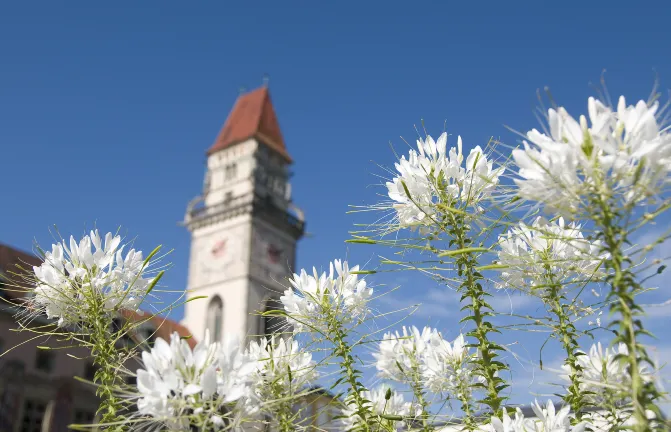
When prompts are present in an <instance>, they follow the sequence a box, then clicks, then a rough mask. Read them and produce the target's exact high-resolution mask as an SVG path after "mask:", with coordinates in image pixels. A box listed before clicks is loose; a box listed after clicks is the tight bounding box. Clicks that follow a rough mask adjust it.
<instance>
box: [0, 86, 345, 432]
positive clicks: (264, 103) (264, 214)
mask: <svg viewBox="0 0 671 432" xmlns="http://www.w3.org/2000/svg"><path fill="white" fill-rule="evenodd" d="M206 154H207V166H206V170H205V179H204V184H203V191H202V193H201V194H200V195H199V196H198V197H196V198H195V199H194V200H192V201H191V202H190V203H189V205H188V207H187V212H186V216H185V218H184V221H183V222H184V225H185V226H186V228H187V229H188V230H189V231H190V233H191V236H192V237H191V238H192V240H191V252H190V260H189V267H188V283H187V285H188V293H187V298H190V297H192V296H207V299H203V300H198V301H193V302H189V303H186V308H185V315H184V319H183V320H182V322H181V323H176V322H174V321H171V320H167V319H164V318H160V317H154V318H152V319H150V320H149V321H147V322H145V323H143V325H142V326H141V327H140V328H139V330H138V331H139V332H140V333H142V334H141V335H140V336H141V337H142V338H145V339H148V340H150V341H151V339H152V338H155V337H162V338H164V339H168V338H169V335H170V334H171V333H172V332H174V331H177V332H179V333H180V335H182V336H189V335H192V337H191V338H190V339H189V343H190V344H191V345H192V346H193V345H195V343H196V340H197V339H200V338H202V337H203V335H204V333H205V331H206V329H207V330H209V331H210V333H211V335H212V336H213V338H214V339H215V340H221V338H222V335H223V334H224V333H234V334H237V335H239V336H245V337H264V335H268V334H270V333H273V332H274V331H276V330H278V329H279V328H281V327H282V326H283V325H284V323H283V322H281V321H279V320H277V319H276V318H275V319H273V318H261V316H260V315H259V314H258V313H257V311H263V310H268V309H270V308H274V307H277V305H278V301H279V296H280V294H281V292H282V291H283V290H284V288H283V286H282V283H281V282H282V281H283V280H285V278H286V277H287V276H289V275H291V273H292V271H293V269H294V265H295V259H296V243H297V241H298V240H299V239H300V238H301V236H302V235H303V232H304V227H305V223H304V220H303V215H302V212H301V211H300V210H299V209H298V208H296V207H295V206H294V205H293V204H292V201H291V185H290V183H289V177H290V175H291V173H290V170H289V166H290V165H291V162H292V159H291V157H290V156H289V153H288V151H287V148H286V146H285V143H284V139H283V137H282V133H281V131H280V127H279V123H278V120H277V117H276V114H275V110H274V107H273V105H272V102H271V99H270V93H269V90H268V88H267V86H263V87H261V88H258V89H256V90H254V91H251V92H249V93H246V94H241V95H240V96H239V97H238V99H237V101H236V102H235V105H234V107H233V109H232V111H231V112H230V114H229V117H228V119H227V120H226V122H225V124H224V126H223V129H222V130H221V132H220V133H219V135H218V136H217V138H216V140H215V142H214V144H213V145H212V146H211V147H210V148H209V149H208V150H207V152H206ZM39 263H40V260H39V259H38V258H37V257H36V256H34V255H33V254H30V253H27V252H25V251H21V250H17V249H15V248H12V247H10V246H6V245H0V273H2V274H4V276H0V295H1V296H3V297H4V298H5V299H6V300H9V301H8V302H4V301H3V302H1V303H0V352H5V351H6V352H5V354H4V355H3V356H2V357H0V432H56V431H58V432H60V431H66V430H68V429H67V425H68V424H72V423H91V422H93V421H94V417H95V412H96V409H97V399H96V396H95V389H94V388H93V387H92V386H91V385H89V384H86V383H82V382H80V381H78V380H75V379H74V378H73V377H75V376H78V377H82V378H84V379H88V380H92V379H93V375H94V373H95V368H94V367H93V363H92V361H91V359H90V357H89V353H87V352H84V351H83V350H81V349H80V350H72V349H68V350H58V349H50V350H44V349H38V345H40V346H49V347H52V348H58V347H59V344H60V342H59V341H58V340H57V338H55V337H53V338H50V339H49V340H46V341H45V340H44V339H42V338H41V339H38V340H30V336H31V335H30V334H29V333H27V332H16V331H15V330H16V328H17V320H16V314H17V313H19V312H20V307H16V306H13V305H12V303H16V301H15V300H16V299H18V298H20V297H23V294H21V293H18V292H15V291H14V290H12V283H10V281H9V280H8V279H11V277H12V273H13V272H16V271H17V269H18V267H17V264H18V265H19V266H20V267H22V268H24V269H27V270H31V269H32V266H33V265H39ZM123 318H124V319H131V320H133V321H135V322H139V321H145V320H146V319H147V316H146V315H145V316H143V315H142V314H135V313H128V314H126V316H124V317H123ZM46 322H47V321H46V319H43V320H42V322H40V321H39V320H38V321H36V322H35V324H38V325H39V324H41V323H42V324H43V323H46ZM13 347H15V348H13ZM12 348H13V349H12ZM10 349H11V350H10ZM130 368H132V366H131V367H130ZM333 402H334V401H333V398H332V396H331V395H330V394H329V393H328V392H325V391H323V390H316V391H314V392H311V393H310V395H309V396H307V397H306V398H305V400H304V401H303V402H302V403H301V404H299V406H297V409H298V410H299V412H300V413H301V416H302V417H303V421H304V422H305V424H314V425H315V426H319V428H320V429H321V430H323V429H324V428H325V427H326V428H328V427H327V424H328V423H329V422H332V420H333V417H334V415H335V410H334V409H333V408H334V407H335V405H334V403H333ZM315 430H317V429H315Z"/></svg>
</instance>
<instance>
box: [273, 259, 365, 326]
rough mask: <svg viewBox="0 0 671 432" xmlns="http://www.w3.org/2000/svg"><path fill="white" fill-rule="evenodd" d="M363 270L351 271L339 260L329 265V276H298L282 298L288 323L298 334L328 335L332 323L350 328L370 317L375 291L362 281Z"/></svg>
mask: <svg viewBox="0 0 671 432" xmlns="http://www.w3.org/2000/svg"><path fill="white" fill-rule="evenodd" d="M358 271H359V266H354V267H352V268H350V267H349V265H348V264H347V261H344V262H341V261H340V260H335V261H334V262H332V263H331V264H330V265H329V273H328V274H326V272H323V273H322V274H321V275H320V274H318V273H317V269H316V268H315V269H313V274H312V275H309V274H308V273H307V272H306V271H305V270H301V273H300V274H294V276H293V278H292V279H291V280H290V283H291V285H292V289H287V290H286V291H285V292H284V295H283V296H282V297H280V300H281V301H282V304H283V305H284V310H285V311H286V313H287V321H288V322H289V324H291V325H292V326H293V327H294V330H295V331H297V332H300V331H305V330H308V331H310V330H314V331H317V332H321V333H323V334H325V333H326V332H327V331H328V325H329V322H332V321H333V320H337V321H338V322H340V323H342V324H350V323H353V322H356V321H357V320H359V319H362V318H363V317H364V316H365V315H366V314H367V313H368V301H369V299H370V298H371V296H372V295H373V289H372V288H369V287H367V286H366V281H365V280H364V279H359V276H358V275H357V274H356V272H358Z"/></svg>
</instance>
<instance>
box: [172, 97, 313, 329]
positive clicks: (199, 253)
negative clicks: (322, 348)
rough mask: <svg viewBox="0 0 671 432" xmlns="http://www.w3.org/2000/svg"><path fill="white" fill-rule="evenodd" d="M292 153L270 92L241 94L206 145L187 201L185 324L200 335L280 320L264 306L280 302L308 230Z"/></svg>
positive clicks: (270, 325) (277, 326)
mask: <svg viewBox="0 0 671 432" xmlns="http://www.w3.org/2000/svg"><path fill="white" fill-rule="evenodd" d="M291 162H292V161H291V157H290V156H289V153H287V149H286V147H285V145H284V140H283V138H282V134H281V132H280V127H279V123H278V121H277V117H276V115H275V110H274V108H273V105H272V102H271V99H270V93H269V91H268V87H267V86H263V87H261V88H258V89H256V90H253V91H251V92H249V93H245V94H241V95H240V96H239V97H238V99H237V101H236V102H235V105H234V106H233V109H232V110H231V112H230V114H229V116H228V119H227V120H226V122H225V124H224V127H223V129H222V130H221V132H220V133H219V136H218V137H217V139H216V140H215V142H214V144H213V145H212V146H211V147H210V149H209V150H208V151H207V167H206V171H205V181H204V184H203V193H202V194H201V195H200V196H198V197H196V198H194V199H193V200H192V201H191V202H190V203H189V205H188V207H187V211H186V216H185V220H184V225H185V226H186V227H187V228H188V230H189V231H190V232H191V254H190V259H189V277H188V291H187V299H188V298H193V297H197V296H207V298H206V299H196V300H194V301H191V302H188V303H186V305H185V316H184V320H183V322H182V324H184V325H185V326H186V327H187V328H189V330H191V332H192V334H193V336H194V337H195V338H197V339H202V337H203V336H204V334H205V330H206V329H209V330H210V334H211V336H212V337H213V338H214V339H215V340H221V337H222V335H223V334H224V333H233V334H237V335H239V336H240V337H245V336H256V335H264V334H269V333H272V332H274V331H276V330H279V329H280V328H281V324H282V322H281V321H278V320H277V319H276V318H275V319H268V318H262V317H261V316H260V315H259V311H263V310H268V309H269V308H274V307H277V305H278V303H279V297H280V296H281V295H282V293H283V291H284V290H285V289H286V288H285V286H287V285H288V283H287V281H286V279H287V277H289V276H291V275H292V272H293V270H294V265H295V260H296V242H297V241H298V240H299V239H300V238H301V236H302V235H303V230H304V226H305V225H304V221H303V215H302V212H301V211H300V210H299V209H298V208H296V207H295V206H293V204H292V202H291V185H290V183H289V177H290V171H289V166H290V165H291Z"/></svg>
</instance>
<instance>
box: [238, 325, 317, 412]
mask: <svg viewBox="0 0 671 432" xmlns="http://www.w3.org/2000/svg"><path fill="white" fill-rule="evenodd" d="M247 357H248V358H249V359H250V360H251V361H254V363H255V365H256V367H255V371H254V372H253V373H252V375H251V380H252V381H251V386H252V391H251V398H249V400H248V401H247V403H246V407H247V411H248V412H249V413H255V412H256V411H258V409H259V408H263V405H264V404H268V403H271V402H273V401H276V400H278V399H282V398H284V397H290V396H292V395H294V394H297V393H298V392H299V391H300V390H301V389H302V388H303V387H305V386H307V385H308V384H309V383H310V381H311V380H312V379H314V378H315V377H316V371H315V362H314V361H312V354H311V353H310V352H307V351H301V350H300V347H299V346H298V342H297V341H295V340H293V339H292V338H288V339H284V338H281V337H277V338H276V337H274V336H273V337H271V339H270V340H267V339H265V338H263V339H261V340H260V341H259V342H256V341H252V342H250V344H249V348H248V351H247Z"/></svg>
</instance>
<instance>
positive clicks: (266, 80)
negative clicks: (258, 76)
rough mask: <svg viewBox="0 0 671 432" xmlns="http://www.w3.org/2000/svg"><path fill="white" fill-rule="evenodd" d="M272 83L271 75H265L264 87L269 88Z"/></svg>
mask: <svg viewBox="0 0 671 432" xmlns="http://www.w3.org/2000/svg"><path fill="white" fill-rule="evenodd" d="M269 83H270V75H268V74H267V73H264V74H263V86H264V87H268V84H269Z"/></svg>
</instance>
